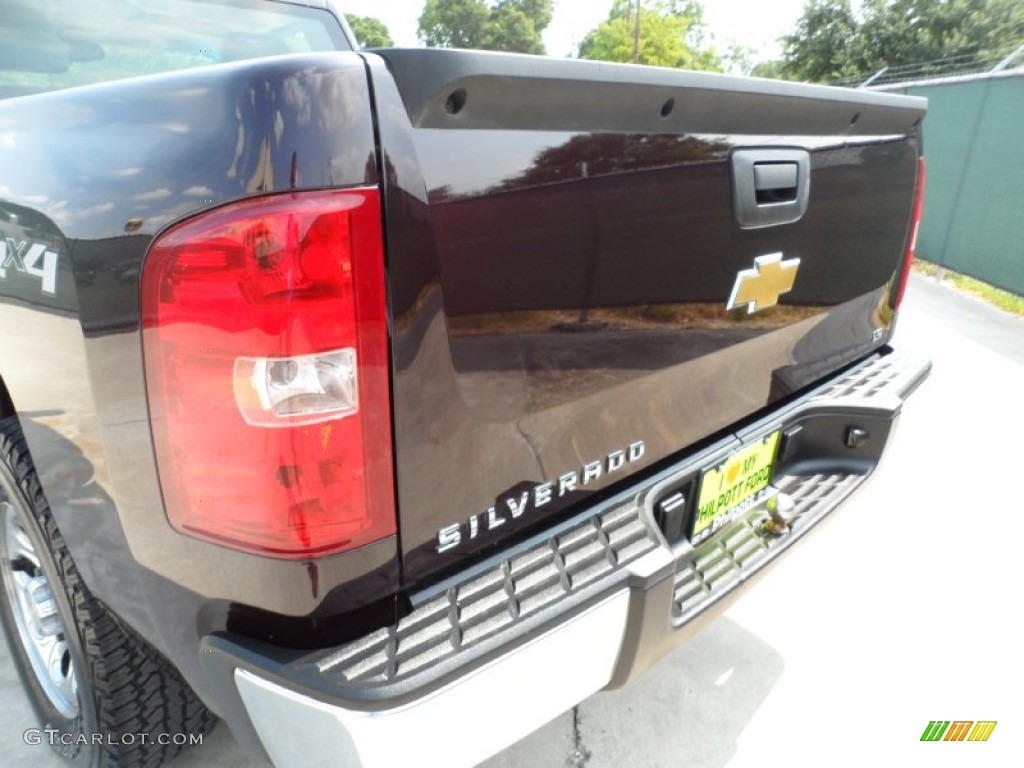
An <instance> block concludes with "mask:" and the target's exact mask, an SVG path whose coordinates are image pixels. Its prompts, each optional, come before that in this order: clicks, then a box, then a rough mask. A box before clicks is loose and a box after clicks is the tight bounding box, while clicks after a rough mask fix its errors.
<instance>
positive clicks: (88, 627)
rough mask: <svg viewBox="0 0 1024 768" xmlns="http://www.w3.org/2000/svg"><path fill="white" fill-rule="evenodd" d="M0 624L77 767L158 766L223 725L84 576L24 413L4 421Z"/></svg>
mask: <svg viewBox="0 0 1024 768" xmlns="http://www.w3.org/2000/svg"><path fill="white" fill-rule="evenodd" d="M0 624H2V625H3V628H4V633H5V634H6V636H7V642H8V645H9V646H10V648H11V655H12V656H13V658H14V662H15V665H16V666H17V668H18V673H19V675H20V676H21V680H22V683H23V684H24V688H25V691H26V693H27V694H28V697H29V699H30V701H31V703H32V706H33V708H34V709H35V712H36V714H37V716H38V717H39V719H40V725H41V728H42V729H44V732H43V733H42V734H41V739H42V740H43V743H48V744H50V745H51V746H53V748H54V749H55V750H56V751H57V752H58V753H59V754H60V755H62V756H63V757H65V758H66V759H67V760H69V761H70V762H72V763H73V764H75V765H80V766H89V768H94V767H95V768H107V767H109V766H144V765H145V766H155V765H159V764H161V763H162V762H164V761H165V760H168V759H170V758H172V757H174V756H175V755H176V754H178V753H179V752H180V751H181V750H182V749H183V748H184V747H185V746H187V745H188V744H189V743H195V742H196V737H201V735H202V734H205V733H208V732H209V731H211V730H212V729H213V726H214V725H215V724H216V718H215V716H214V715H213V714H212V713H211V712H210V711H209V710H207V709H206V708H205V707H204V706H203V705H202V703H201V702H200V701H199V699H198V698H197V697H196V695H195V693H194V692H193V691H192V689H191V688H189V686H188V684H187V683H185V681H184V680H183V679H182V678H181V676H180V675H179V674H178V672H177V671H176V670H175V669H174V668H173V667H171V665H170V664H169V663H168V662H167V660H166V659H164V658H163V657H162V656H161V655H160V654H159V653H157V652H156V651H155V650H154V649H153V648H152V647H151V646H149V645H148V644H147V643H146V642H145V641H144V640H142V638H140V637H139V636H138V635H136V634H135V633H134V632H133V631H132V630H131V629H129V628H128V627H127V626H125V625H124V624H123V623H122V622H121V621H120V620H118V619H117V617H116V616H114V615H113V614H112V613H111V612H110V611H109V610H107V608H106V607H105V606H104V605H103V604H102V603H100V602H99V601H98V600H97V599H96V598H94V597H93V596H92V594H91V593H90V592H89V590H88V588H87V587H86V586H85V584H84V583H83V582H82V580H81V578H80V577H79V575H78V570H77V568H76V567H75V564H74V562H73V561H72V559H71V555H70V553H69V552H68V550H67V548H66V547H65V545H64V540H63V538H62V537H61V535H60V531H59V530H58V529H57V526H56V523H55V522H54V519H53V515H52V514H51V512H50V508H49V506H48V505H47V503H46V499H45V498H44V497H43V493H42V489H41V488H40V486H39V482H38V479H37V477H36V473H35V470H34V468H33V466H32V462H31V459H30V457H29V454H28V450H27V447H26V446H25V441H24V437H23V436H22V433H21V427H20V425H19V424H18V422H17V419H3V420H0Z"/></svg>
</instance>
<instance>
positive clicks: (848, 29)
mask: <svg viewBox="0 0 1024 768" xmlns="http://www.w3.org/2000/svg"><path fill="white" fill-rule="evenodd" d="M857 31H858V26H857V20H856V19H855V18H854V17H853V9H852V8H851V7H850V0H808V2H807V4H806V5H804V12H803V16H801V17H800V19H799V21H797V23H796V29H795V30H794V31H793V32H792V33H791V34H789V35H786V36H785V37H783V38H782V44H783V61H784V65H783V72H784V73H785V74H786V75H788V76H790V77H793V78H794V79H797V80H809V81H811V82H824V81H826V80H835V79H838V78H840V77H843V76H845V75H851V74H855V73H857V72H859V71H861V70H860V68H859V67H860V65H859V63H858V62H857V59H856V57H855V56H853V55H851V54H852V42H853V41H855V40H856V37H857Z"/></svg>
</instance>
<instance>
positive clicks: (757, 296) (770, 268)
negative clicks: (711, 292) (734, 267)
mask: <svg viewBox="0 0 1024 768" xmlns="http://www.w3.org/2000/svg"><path fill="white" fill-rule="evenodd" d="M798 269H800V259H787V260H786V261H783V260H782V253H781V252H780V253H769V254H768V255H767V256H758V257H757V258H756V259H754V268H753V269H743V270H740V273H739V274H738V275H736V283H735V284H734V285H733V287H732V293H731V294H730V295H729V303H728V304H726V305H725V308H726V309H736V307H742V306H743V305H744V304H746V305H747V313H748V314H751V315H752V314H754V313H755V312H760V311H761V310H762V309H768V307H774V306H775V305H776V304H777V303H778V302H779V295H780V294H783V293H789V292H790V291H791V290H793V283H794V282H796V272H797V270H798Z"/></svg>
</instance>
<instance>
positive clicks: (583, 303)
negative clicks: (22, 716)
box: [0, 0, 929, 766]
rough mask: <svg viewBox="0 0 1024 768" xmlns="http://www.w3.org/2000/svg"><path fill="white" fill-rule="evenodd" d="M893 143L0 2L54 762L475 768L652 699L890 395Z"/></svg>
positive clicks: (886, 107)
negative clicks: (217, 746)
mask: <svg viewBox="0 0 1024 768" xmlns="http://www.w3.org/2000/svg"><path fill="white" fill-rule="evenodd" d="M925 108H926V103H925V101H924V100H923V99H918V98H910V97H904V96H893V95H886V94H881V93H874V92H868V91H862V90H844V89H835V88H826V87H818V86H811V85H805V84H797V83H784V82H773V81H766V80H757V79H750V78H739V77H730V76H725V75H714V74H705V73H697V72H684V71H675V70H664V69H655V68H646V67H634V66H627V65H611V64H602V63H596V62H585V61H574V60H555V59H549V58H542V57H528V56H516V55H504V54H492V53H480V52H471V51H454V50H401V49H388V50H375V51H357V50H355V46H354V43H353V37H352V35H351V33H350V31H349V30H348V27H347V26H346V24H345V22H344V20H343V16H342V15H341V13H340V11H339V10H337V9H335V8H334V7H333V6H332V5H331V4H330V3H325V2H323V1H322V0H301V1H300V0H289V2H274V1H272V0H237V1H235V0H232V2H196V1H195V0H95V1H94V2H92V3H89V4H88V5H87V6H82V5H80V4H78V3H73V2H72V0H45V2H37V1H36V0H2V2H0V577H2V579H0V623H2V624H3V627H4V630H5V634H6V637H7V641H8V643H9V645H10V648H11V653H12V656H13V658H14V661H15V663H16V665H17V667H18V670H19V672H20V675H21V678H22V680H23V683H24V687H25V690H26V692H27V695H28V698H29V699H30V700H31V702H32V704H33V705H34V708H35V711H36V713H37V715H38V721H39V724H40V727H41V728H43V729H45V732H46V734H48V736H49V743H50V744H51V745H52V746H53V747H54V748H55V749H57V750H58V751H59V752H60V753H61V754H62V755H64V756H65V757H67V758H68V759H69V760H71V761H72V762H73V763H74V764H76V765H82V766H115V765H116V766H128V765H157V764H159V763H160V762H161V761H163V760H166V759H168V758H170V757H172V756H174V755H175V754H177V753H178V752H179V751H180V750H181V749H182V747H183V746H185V745H187V744H188V743H189V742H192V741H197V740H199V738H198V737H200V736H201V735H202V734H203V733H205V732H207V731H208V730H209V729H210V728H212V727H213V726H214V724H215V723H216V722H217V721H218V720H219V719H222V720H224V721H226V722H227V724H228V726H229V727H230V729H231V732H232V733H233V734H234V736H235V737H236V738H237V739H238V741H239V742H241V743H242V744H243V745H246V746H248V747H249V748H251V749H252V750H254V751H256V752H257V753H261V754H263V755H265V756H266V757H267V758H269V759H270V760H271V761H272V762H273V763H274V764H275V765H278V766H311V765H315V766H321V765H323V766H326V765H332V766H337V765H343V766H349V765H352V766H356V765H361V766H395V765H414V764H415V765H453V766H454V765H471V764H473V763H475V762H477V761H479V760H482V759H484V758H486V757H487V756H488V755H491V754H493V753H495V752H497V751H499V750H500V749H502V748H503V747H505V746H506V745H508V744H510V743H512V742H513V741H515V740H516V739H519V738H521V737H522V736H524V735H525V734H527V733H529V732H530V731H532V730H534V729H536V728H537V727H539V726H540V725H542V724H543V723H545V722H547V721H548V720H550V719H551V718H553V717H555V716H557V715H558V714H559V713H561V712H563V711H565V710H567V709H569V708H571V707H572V706H573V705H575V704H576V703H578V702H579V701H581V700H582V699H584V698H585V697H587V696H589V695H590V694H592V693H594V692H595V691H598V690H601V689H604V688H609V687H617V686H621V685H624V684H626V683H627V682H628V681H629V680H630V679H631V678H633V677H634V676H636V675H637V674H638V673H640V672H641V671H643V670H644V669H645V668H647V667H648V666H650V665H651V664H653V663H655V662H656V661H657V660H658V659H659V658H660V657H661V656H662V655H664V654H665V653H666V652H667V651H668V650H669V649H671V648H672V647H674V646H675V645H676V644H678V643H679V642H681V641H683V640H684V639H685V638H686V637H688V636H689V635H690V634H692V631H693V630H694V629H695V628H697V627H698V626H699V625H700V624H701V623H702V622H705V621H707V620H708V619H709V618H710V617H712V616H714V615H715V614H716V613H717V612H719V611H720V610H721V609H722V608H723V606H724V605H725V604H726V603H727V602H728V599H729V598H732V597H734V596H736V595H738V594H739V593H741V592H742V591H743V589H744V588H745V586H746V585H747V584H748V582H750V581H751V580H752V579H753V577H755V576H756V575H757V574H759V573H760V572H761V571H762V570H763V569H765V568H766V567H767V566H769V565H771V564H773V563H775V562H776V561H777V560H778V559H779V557H780V556H781V555H783V554H784V553H785V552H786V551H787V550H788V549H789V547H790V546H791V545H793V544H794V543H795V542H797V541H798V540H800V539H801V538H802V537H803V536H804V535H805V534H807V533H808V532H809V531H810V530H811V529H812V528H814V526H816V525H817V524H818V523H819V522H820V521H821V520H822V519H823V518H825V517H826V516H827V515H829V514H830V513H831V512H832V511H833V510H834V509H835V508H836V507H837V506H838V505H840V504H841V502H842V501H843V500H844V499H845V498H846V497H847V496H848V495H849V494H850V493H852V492H853V491H854V490H855V489H856V488H857V487H858V486H859V485H860V484H861V483H862V482H863V481H864V480H865V479H866V478H867V477H868V476H870V475H871V473H872V471H873V470H874V469H875V467H876V465H877V464H878V462H879V460H880V458H881V456H882V453H883V450H884V448H885V445H886V443H887V441H888V439H889V437H890V434H891V432H892V430H893V427H894V426H895V423H896V421H897V418H898V416H899V414H900V410H901V408H902V406H903V403H904V400H905V399H906V398H907V397H908V396H909V395H910V394H911V392H912V391H913V390H914V389H915V387H917V385H918V384H919V383H920V382H921V381H922V380H924V378H925V377H926V376H927V374H928V371H929V364H928V362H927V361H924V360H921V359H918V358H915V357H914V356H912V355H910V354H907V353H906V352H904V351H901V350H899V349H898V348H896V347H894V346H893V345H892V335H893V329H894V325H895V323H896V319H897V315H898V311H899V306H900V299H901V297H902V295H903V290H904V288H905V285H906V281H907V272H908V269H909V267H910V263H911V260H912V258H913V252H914V240H915V235H916V230H917V223H918V218H919V215H920V203H921V195H922V191H923V187H924V162H923V160H922V133H921V125H922V120H923V118H924V115H925ZM750 599H757V596H756V595H755V596H753V597H752V598H750ZM623 728H624V729H627V730H628V728H629V723H628V722H624V723H623Z"/></svg>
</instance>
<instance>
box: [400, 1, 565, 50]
mask: <svg viewBox="0 0 1024 768" xmlns="http://www.w3.org/2000/svg"><path fill="white" fill-rule="evenodd" d="M552 15H553V4H552V0H500V1H499V2H497V3H493V2H491V3H486V2H484V0H427V3H426V5H425V6H424V8H423V13H422V15H421V16H420V22H419V38H420V40H422V41H423V42H424V43H425V44H426V45H429V46H434V47H438V48H476V49H480V50H487V51H509V52H514V53H535V54H542V53H544V43H543V41H542V40H541V33H542V32H543V31H544V30H545V29H547V27H548V25H549V24H550V23H551V17H552Z"/></svg>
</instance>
